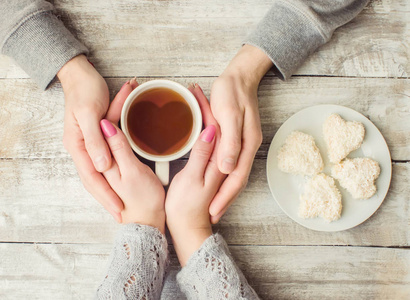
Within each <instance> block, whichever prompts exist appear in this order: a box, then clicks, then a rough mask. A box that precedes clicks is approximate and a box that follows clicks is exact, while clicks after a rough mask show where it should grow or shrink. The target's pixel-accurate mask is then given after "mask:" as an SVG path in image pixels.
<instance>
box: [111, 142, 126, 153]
mask: <svg viewBox="0 0 410 300" xmlns="http://www.w3.org/2000/svg"><path fill="white" fill-rule="evenodd" d="M124 147H125V144H124V141H123V140H119V141H116V142H114V143H111V144H110V149H111V152H112V153H115V152H118V151H121V150H122V149H124Z"/></svg>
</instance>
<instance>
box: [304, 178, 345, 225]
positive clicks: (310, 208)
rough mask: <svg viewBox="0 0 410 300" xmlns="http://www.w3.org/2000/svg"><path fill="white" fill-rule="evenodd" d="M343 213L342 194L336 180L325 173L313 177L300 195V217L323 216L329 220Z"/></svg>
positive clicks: (337, 217)
mask: <svg viewBox="0 0 410 300" xmlns="http://www.w3.org/2000/svg"><path fill="white" fill-rule="evenodd" d="M341 213H342V195H341V194H340V191H339V190H338V189H337V187H336V185H335V180H334V179H333V178H332V177H330V176H327V175H325V174H323V173H320V174H317V175H315V176H314V177H313V178H311V179H310V180H309V181H308V182H307V183H306V184H305V188H304V192H303V194H302V195H301V196H300V205H299V217H301V218H304V219H307V218H316V217H322V218H323V219H325V220H326V221H327V222H332V221H336V220H338V219H339V218H340V215H341Z"/></svg>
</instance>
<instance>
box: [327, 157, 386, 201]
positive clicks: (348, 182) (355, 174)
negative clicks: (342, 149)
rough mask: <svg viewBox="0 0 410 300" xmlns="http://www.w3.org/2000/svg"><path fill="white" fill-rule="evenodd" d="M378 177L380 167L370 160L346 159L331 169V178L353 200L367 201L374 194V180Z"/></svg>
mask: <svg viewBox="0 0 410 300" xmlns="http://www.w3.org/2000/svg"><path fill="white" fill-rule="evenodd" d="M379 175H380V166H379V163H378V162H377V161H374V160H373V159H370V158H367V157H366V158H353V159H349V158H346V159H345V160H344V161H342V162H341V163H339V164H337V165H334V166H333V167H332V176H333V177H334V178H336V179H337V180H339V183H340V185H341V186H342V187H344V188H345V189H346V190H347V191H348V192H349V193H350V194H351V195H352V196H353V198H355V199H368V198H370V197H372V196H373V195H374V194H375V193H376V190H377V188H376V185H375V180H376V179H377V178H378V177H379Z"/></svg>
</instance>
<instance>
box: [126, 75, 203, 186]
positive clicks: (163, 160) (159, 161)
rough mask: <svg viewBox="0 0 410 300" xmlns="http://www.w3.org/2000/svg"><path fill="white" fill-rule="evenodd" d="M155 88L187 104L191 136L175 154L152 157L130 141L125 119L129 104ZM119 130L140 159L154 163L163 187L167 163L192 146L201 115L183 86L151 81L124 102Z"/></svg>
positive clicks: (167, 181) (189, 93)
mask: <svg viewBox="0 0 410 300" xmlns="http://www.w3.org/2000/svg"><path fill="white" fill-rule="evenodd" d="M155 88H167V89H170V90H173V91H175V92H177V93H178V94H179V95H181V96H182V97H183V98H184V99H185V101H186V102H187V103H188V105H189V107H190V109H191V112H192V117H193V124H192V131H191V136H190V137H189V139H188V141H187V142H186V143H185V146H184V147H182V148H181V149H179V150H178V151H177V152H175V153H172V154H169V155H154V154H150V153H148V152H146V151H144V150H142V149H141V148H140V147H138V146H137V145H136V144H135V142H134V141H133V140H132V138H131V135H130V133H129V131H128V125H127V118H128V112H129V110H130V107H131V104H132V103H133V102H134V101H135V100H136V99H137V98H138V96H139V95H140V94H141V93H143V92H145V91H148V90H151V89H155ZM121 129H122V131H123V132H124V134H125V136H126V137H127V139H128V142H129V143H130V145H131V147H132V149H133V150H134V151H135V152H136V153H137V154H138V155H140V156H141V157H144V158H146V159H148V160H151V161H155V173H156V174H157V176H158V178H159V180H160V181H161V183H162V184H163V185H168V183H169V162H170V161H172V160H176V159H178V158H180V157H182V156H184V155H185V154H187V153H188V152H189V150H191V149H192V147H193V146H194V144H195V142H196V140H197V139H198V137H199V134H200V133H201V129H202V114H201V109H200V108H199V105H198V102H197V100H196V98H195V96H194V95H192V93H191V92H190V91H189V90H188V89H187V88H185V87H184V86H182V85H180V84H179V83H176V82H174V81H170V80H151V81H148V82H145V83H143V84H141V85H139V86H138V87H137V88H136V89H135V90H133V91H132V92H131V94H129V96H128V97H127V99H126V100H125V102H124V106H123V107H122V111H121Z"/></svg>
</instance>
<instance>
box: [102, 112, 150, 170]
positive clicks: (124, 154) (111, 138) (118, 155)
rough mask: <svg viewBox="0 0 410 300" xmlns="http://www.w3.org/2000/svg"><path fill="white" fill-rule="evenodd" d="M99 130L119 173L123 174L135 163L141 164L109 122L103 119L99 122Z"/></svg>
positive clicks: (115, 127) (119, 131)
mask: <svg viewBox="0 0 410 300" xmlns="http://www.w3.org/2000/svg"><path fill="white" fill-rule="evenodd" d="M100 125H101V130H102V132H103V133H104V136H105V138H106V140H107V143H108V145H109V147H110V150H111V153H112V155H113V157H114V159H115V161H116V162H117V164H118V168H119V170H120V173H124V172H125V171H126V170H127V169H129V168H130V166H131V165H135V163H137V165H138V164H142V163H141V162H140V161H139V160H138V159H137V158H136V157H135V155H134V152H132V150H131V146H130V144H129V143H128V141H127V138H126V137H125V135H124V133H122V131H121V130H120V129H119V128H118V127H117V126H115V125H113V124H112V123H111V122H110V121H108V120H106V119H103V120H101V122H100Z"/></svg>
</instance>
